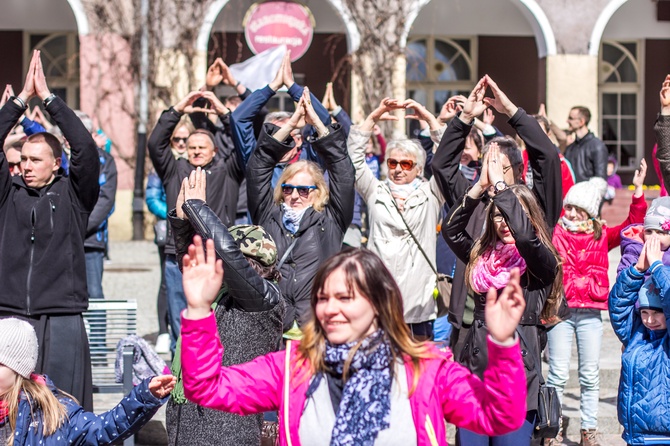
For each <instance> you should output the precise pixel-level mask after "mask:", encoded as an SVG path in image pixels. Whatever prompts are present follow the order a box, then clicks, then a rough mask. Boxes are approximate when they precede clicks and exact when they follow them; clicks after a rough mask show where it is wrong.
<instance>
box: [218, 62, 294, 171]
mask: <svg viewBox="0 0 670 446" xmlns="http://www.w3.org/2000/svg"><path fill="white" fill-rule="evenodd" d="M285 63H286V57H284V60H282V64H281V66H280V67H279V70H278V71H277V74H276V75H275V78H274V79H273V81H272V82H270V83H269V84H268V85H266V86H265V87H263V88H261V89H260V90H256V91H254V92H253V93H251V95H249V97H247V98H246V99H244V101H243V102H242V103H241V104H240V105H239V106H238V107H237V108H236V109H235V110H234V111H233V112H232V113H231V114H230V126H231V127H230V128H231V133H232V135H233V143H234V144H235V148H236V149H237V150H238V151H239V152H240V153H241V154H242V157H243V159H244V163H245V166H246V164H247V163H248V162H249V158H250V156H251V152H252V151H253V149H254V148H256V134H255V133H254V121H255V119H256V117H257V116H258V115H259V113H261V110H263V108H264V107H265V104H267V102H268V101H269V100H270V98H272V96H274V95H275V93H276V91H277V90H278V89H279V88H281V86H282V79H283V71H282V70H283V67H284V64H285Z"/></svg>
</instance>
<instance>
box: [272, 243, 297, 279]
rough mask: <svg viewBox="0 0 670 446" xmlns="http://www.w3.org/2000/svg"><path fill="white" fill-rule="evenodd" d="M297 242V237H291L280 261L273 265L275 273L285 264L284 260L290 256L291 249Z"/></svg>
mask: <svg viewBox="0 0 670 446" xmlns="http://www.w3.org/2000/svg"><path fill="white" fill-rule="evenodd" d="M297 242H298V237H293V241H292V242H291V244H290V245H288V249H286V252H285V253H284V255H283V256H281V260H279V263H277V265H275V268H277V271H279V270H280V269H281V267H282V265H283V264H284V263H285V262H286V259H288V255H289V254H291V251H293V247H294V246H295V244H296V243H297Z"/></svg>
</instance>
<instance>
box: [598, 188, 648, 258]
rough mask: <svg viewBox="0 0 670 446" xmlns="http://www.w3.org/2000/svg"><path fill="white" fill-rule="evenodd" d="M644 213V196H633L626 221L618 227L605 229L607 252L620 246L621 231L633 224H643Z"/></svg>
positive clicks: (645, 208) (645, 203) (645, 211)
mask: <svg viewBox="0 0 670 446" xmlns="http://www.w3.org/2000/svg"><path fill="white" fill-rule="evenodd" d="M646 213H647V200H645V199H644V194H642V195H641V196H639V197H636V196H633V200H632V201H631V203H630V208H629V210H628V217H627V218H626V220H625V221H624V222H623V223H621V224H620V225H617V226H609V227H608V228H607V250H611V249H614V248H616V247H617V246H619V245H620V244H621V230H622V229H623V228H625V227H627V226H630V225H632V224H633V223H643V222H644V216H645V214H646Z"/></svg>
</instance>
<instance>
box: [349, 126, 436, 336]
mask: <svg viewBox="0 0 670 446" xmlns="http://www.w3.org/2000/svg"><path fill="white" fill-rule="evenodd" d="M444 129H446V127H443V128H442V129H440V130H437V131H433V132H431V138H432V140H433V142H435V143H439V142H440V139H441V137H442V134H443V133H444ZM371 133H372V132H364V131H361V130H360V128H359V127H358V126H353V127H352V128H351V132H350V133H349V140H348V141H347V148H348V150H349V156H350V157H351V161H352V162H353V164H354V168H355V169H356V190H357V191H358V193H359V194H360V195H361V197H362V198H363V200H365V203H366V204H367V207H368V219H369V222H370V223H369V224H370V236H369V239H368V249H370V250H371V251H373V252H374V253H376V254H377V255H378V256H379V257H381V259H382V260H383V261H384V264H385V265H386V267H387V268H388V269H389V270H390V271H391V274H393V277H394V278H395V280H396V282H397V283H398V286H399V287H400V291H401V292H402V298H403V306H404V311H405V322H406V323H408V324H412V323H418V322H425V321H430V320H434V319H435V318H436V317H437V307H436V304H435V299H434V298H433V290H434V289H435V281H436V277H435V273H434V272H433V269H432V268H431V266H430V265H429V264H428V263H427V262H426V258H425V257H424V256H423V254H421V251H419V249H418V248H417V247H416V243H414V240H413V239H412V236H411V235H410V234H409V232H408V231H407V227H406V226H405V224H404V223H403V220H402V218H401V217H400V215H399V214H398V211H397V210H396V207H395V206H394V204H393V197H392V196H391V190H390V189H389V187H388V185H387V184H386V182H385V181H380V180H378V179H377V178H375V176H374V175H373V173H372V172H371V171H370V169H369V168H368V166H367V164H366V163H365V145H366V143H367V141H368V140H369V139H370V135H371ZM443 205H444V198H443V197H442V194H441V193H440V190H439V188H438V187H437V184H436V183H435V180H434V179H431V180H430V181H424V182H423V184H421V186H419V187H418V188H417V189H416V190H415V191H414V192H412V193H411V194H410V195H409V197H407V200H406V201H405V204H404V210H403V211H402V212H403V217H404V218H405V221H406V222H407V224H408V225H409V227H410V229H411V230H412V232H413V233H414V236H415V237H416V238H417V240H418V241H419V243H420V244H421V247H422V248H423V250H424V252H425V253H426V254H427V255H428V257H429V259H430V262H431V264H432V265H433V266H435V252H436V246H437V225H438V222H439V219H440V210H441V208H442V206H443Z"/></svg>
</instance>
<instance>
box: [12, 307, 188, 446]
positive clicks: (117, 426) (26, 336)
mask: <svg viewBox="0 0 670 446" xmlns="http://www.w3.org/2000/svg"><path fill="white" fill-rule="evenodd" d="M0 333H2V336H0V445H2V446H5V445H14V446H19V445H44V446H55V445H63V444H68V445H107V444H119V443H121V442H122V441H123V439H124V438H128V437H130V436H131V435H132V434H134V433H136V432H137V431H139V430H140V428H141V427H142V426H144V425H145V424H146V423H147V422H148V421H149V420H150V419H151V417H153V415H154V414H155V413H156V411H158V409H159V408H160V407H161V406H162V405H163V404H164V403H165V402H166V401H167V398H168V397H169V396H170V392H171V391H172V388H173V387H174V384H175V378H174V377H173V376H171V375H162V376H157V377H154V378H151V379H146V380H145V381H143V382H142V383H141V384H140V385H138V386H137V387H135V388H134V389H133V391H132V392H130V394H129V395H128V396H127V397H125V398H123V400H121V402H120V403H119V404H118V405H117V406H116V407H115V408H113V409H112V410H110V411H109V412H105V413H103V414H102V415H95V414H93V413H91V412H85V411H84V410H83V409H82V408H81V406H80V405H79V404H78V403H77V402H76V401H75V400H74V399H73V398H72V397H71V396H70V395H68V394H66V393H64V392H62V391H60V390H58V389H57V388H56V386H54V384H53V382H51V380H50V379H49V378H48V377H47V376H43V375H36V374H34V373H33V371H34V370H35V365H36V363H37V352H38V349H37V336H36V335H35V331H34V330H33V327H32V326H31V325H30V324H29V323H28V322H25V321H23V320H20V319H17V318H6V319H0ZM64 342H65V341H64Z"/></svg>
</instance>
